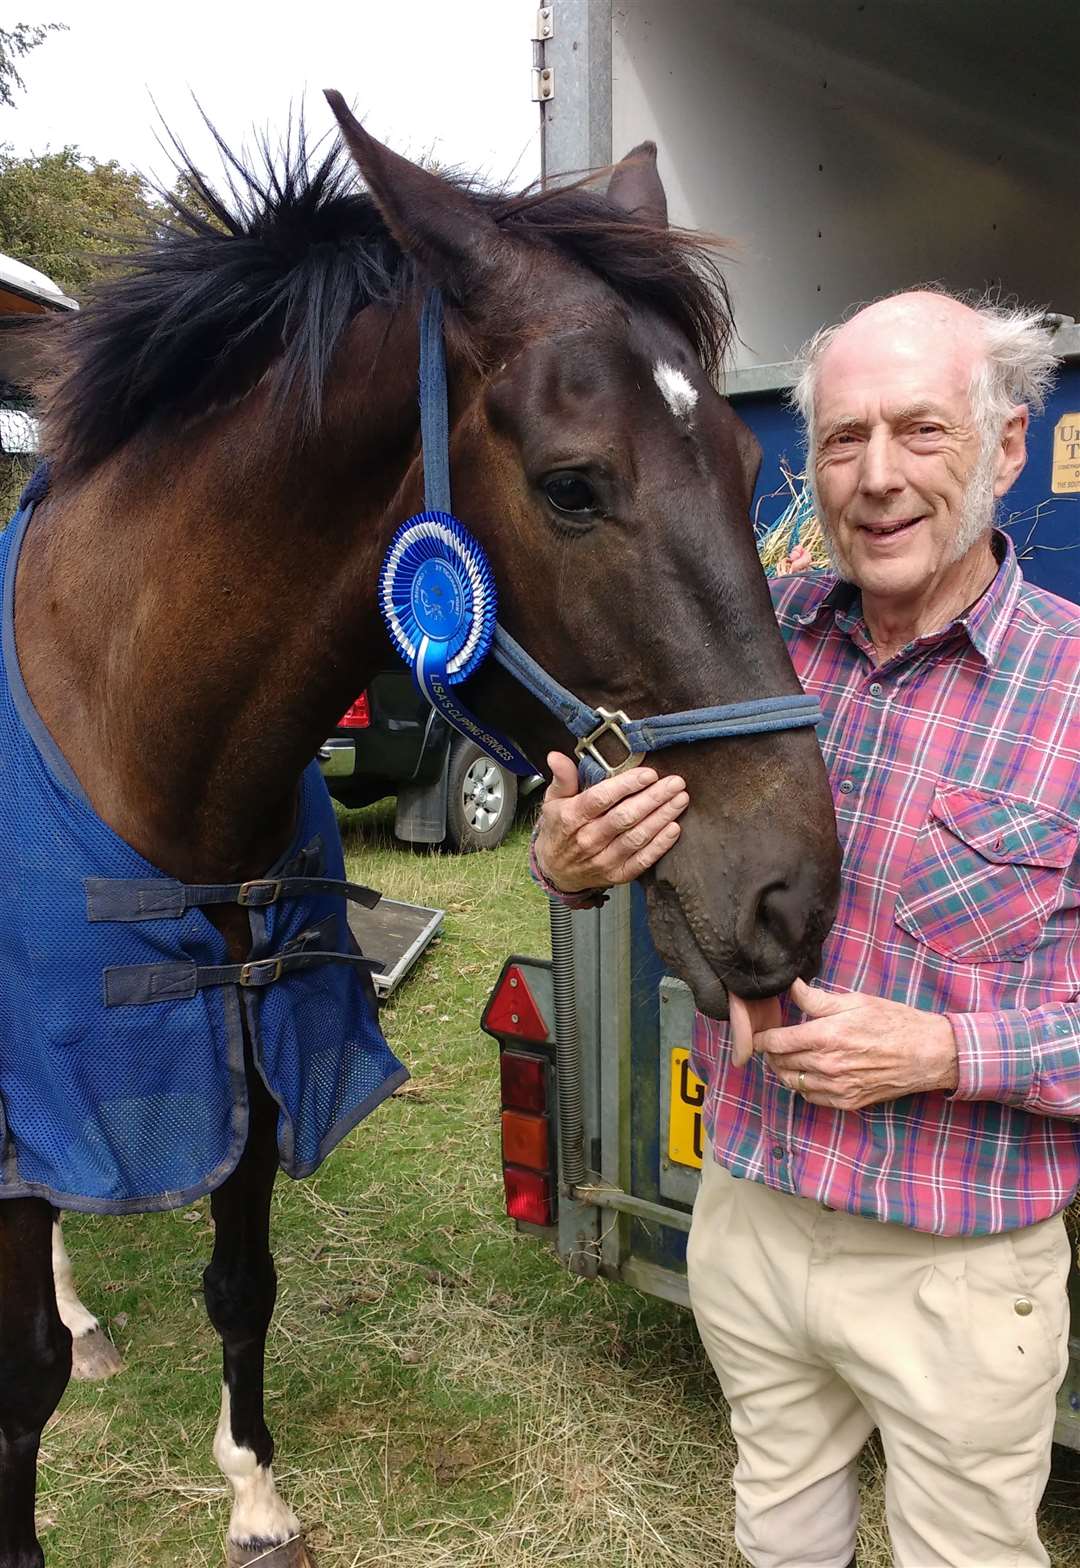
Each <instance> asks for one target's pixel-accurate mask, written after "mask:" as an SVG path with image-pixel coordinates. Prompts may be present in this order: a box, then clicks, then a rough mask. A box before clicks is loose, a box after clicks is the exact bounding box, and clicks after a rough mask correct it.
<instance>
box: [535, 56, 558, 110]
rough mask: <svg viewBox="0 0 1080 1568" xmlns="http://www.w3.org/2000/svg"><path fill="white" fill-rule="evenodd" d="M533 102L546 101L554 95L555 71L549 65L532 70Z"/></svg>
mask: <svg viewBox="0 0 1080 1568" xmlns="http://www.w3.org/2000/svg"><path fill="white" fill-rule="evenodd" d="M532 75H533V90H532V95H533V103H547V101H548V99H549V98H554V96H555V72H554V71H553V70H552V68H551V66H550V65H545V66H542V67H539V68H535V69H534V70H533V73H532Z"/></svg>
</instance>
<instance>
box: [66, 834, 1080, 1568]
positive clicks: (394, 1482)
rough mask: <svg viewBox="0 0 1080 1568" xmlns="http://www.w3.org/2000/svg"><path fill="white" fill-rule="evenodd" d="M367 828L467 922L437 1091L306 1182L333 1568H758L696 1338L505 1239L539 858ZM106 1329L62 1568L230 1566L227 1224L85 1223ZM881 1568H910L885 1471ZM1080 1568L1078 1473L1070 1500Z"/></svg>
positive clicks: (317, 1470)
mask: <svg viewBox="0 0 1080 1568" xmlns="http://www.w3.org/2000/svg"><path fill="white" fill-rule="evenodd" d="M388 820H389V818H388V815H387V813H386V812H385V810H383V811H380V810H379V809H377V808H376V809H375V810H374V811H372V812H368V813H364V814H362V815H359V816H356V817H354V818H352V819H351V822H350V829H349V831H350V843H351V847H352V849H353V851H354V853H355V854H356V856H357V857H358V858H357V860H356V861H355V862H354V870H355V871H356V873H357V874H358V875H361V876H362V877H363V879H364V880H366V881H369V882H372V883H374V885H376V886H380V887H382V888H383V889H384V890H385V891H386V892H388V893H391V894H393V895H394V896H397V897H403V898H413V899H418V900H426V901H429V902H433V903H436V904H438V905H440V906H441V907H443V908H445V909H446V910H447V911H448V915H447V921H446V927H445V935H444V936H443V938H442V939H441V941H440V942H439V943H438V945H437V946H436V947H435V948H434V949H433V950H432V951H431V953H430V954H429V955H428V956H427V958H426V959H425V960H424V962H423V964H422V965H421V967H420V970H419V971H418V973H417V974H416V976H415V977H414V979H412V980H411V981H410V982H409V983H408V985H407V986H406V987H405V988H404V990H403V992H402V993H401V995H400V998H399V999H398V1000H396V1001H395V1002H394V1004H393V1005H392V1007H391V1008H390V1009H388V1015H389V1016H388V1019H387V1028H388V1033H389V1034H390V1036H391V1038H392V1040H393V1041H394V1043H395V1045H396V1047H397V1048H398V1050H399V1051H400V1053H401V1055H402V1056H403V1057H404V1058H405V1059H406V1060H407V1061H408V1063H409V1064H410V1066H411V1067H412V1070H413V1073H414V1077H413V1080H412V1083H411V1085H410V1086H409V1089H408V1092H407V1093H405V1094H403V1095H401V1096H400V1097H398V1098H396V1099H394V1100H393V1101H392V1102H391V1103H390V1104H388V1105H386V1106H384V1107H382V1108H381V1109H380V1110H379V1111H377V1112H376V1113H375V1115H374V1116H373V1117H372V1118H371V1119H370V1120H369V1121H368V1122H366V1123H364V1124H363V1125H362V1126H361V1127H360V1128H358V1129H357V1131H356V1132H355V1133H354V1134H353V1135H352V1136H351V1137H350V1138H349V1139H348V1140H347V1142H346V1144H345V1145H344V1146H343V1148H342V1149H340V1150H339V1151H338V1153H337V1154H336V1155H335V1157H334V1158H333V1159H331V1160H330V1161H329V1162H328V1164H327V1165H326V1166H325V1167H324V1169H323V1170H322V1171H321V1172H320V1173H319V1174H318V1175H317V1176H316V1177H315V1178H314V1179H313V1180H312V1181H310V1182H307V1183H304V1184H301V1185H294V1184H292V1183H288V1182H285V1181H282V1182H281V1183H280V1184H279V1191H278V1194H277V1198H276V1214H275V1236H276V1242H275V1246H276V1253H277V1261H278V1269H279V1274H280V1277H281V1287H280V1295H279V1309H278V1313H277V1317H276V1322H275V1330H274V1334H273V1339H272V1349H271V1365H270V1369H269V1375H268V1390H269V1401H268V1403H269V1418H270V1421H271V1424H272V1426H273V1428H274V1431H275V1434H276V1436H277V1440H278V1464H277V1469H278V1473H279V1479H280V1481H281V1484H282V1489H283V1490H284V1491H285V1492H286V1494H287V1495H288V1497H289V1498H290V1500H291V1501H292V1503H293V1505H294V1507H296V1509H297V1510H298V1512H299V1513H300V1515H301V1517H302V1518H303V1520H304V1521H305V1523H306V1524H307V1526H308V1527H309V1529H310V1533H311V1538H312V1542H313V1545H314V1546H315V1548H316V1549H317V1551H318V1557H319V1564H320V1568H421V1565H422V1568H702V1564H704V1563H708V1564H709V1565H710V1568H734V1565H735V1564H736V1563H737V1561H738V1556H737V1553H736V1551H735V1548H734V1546H733V1544H732V1540H731V1508H730V1494H729V1486H728V1476H729V1472H730V1466H731V1462H732V1453H731V1443H730V1436H729V1433H728V1429H727V1423H726V1416H725V1410H724V1406H723V1401H722V1399H721V1397H720V1395H719V1393H718V1390H717V1388H716V1386H715V1384H714V1381H713V1379H712V1376H711V1374H710V1372H709V1371H708V1368H707V1366H706V1364H705V1362H704V1358H703V1356H702V1354H701V1352H700V1350H699V1348H698V1346H697V1343H696V1340H695V1336H694V1333H693V1326H692V1323H691V1322H690V1320H689V1317H688V1315H687V1314H685V1313H683V1312H681V1311H680V1310H679V1309H678V1308H675V1307H671V1306H668V1305H666V1304H664V1303H659V1302H653V1301H648V1300H645V1299H644V1298H641V1297H639V1296H637V1295H636V1294H635V1293H634V1292H632V1291H629V1290H627V1289H624V1288H622V1287H619V1286H612V1285H607V1284H604V1283H603V1282H600V1283H593V1284H587V1283H585V1282H582V1281H580V1280H577V1279H574V1278H572V1277H571V1276H569V1275H568V1274H566V1273H565V1272H564V1271H563V1270H562V1269H561V1268H560V1267H559V1265H558V1264H557V1263H556V1262H555V1260H554V1259H553V1258H552V1257H551V1256H550V1255H549V1254H548V1253H547V1252H546V1251H545V1250H544V1249H543V1248H542V1247H541V1246H540V1245H539V1244H538V1243H537V1242H535V1241H534V1240H532V1239H527V1238H523V1237H518V1236H516V1235H515V1234H514V1233H513V1231H512V1230H511V1228H510V1226H509V1225H508V1223H507V1222H506V1220H505V1218H504V1217H503V1215H502V1212H501V1191H500V1182H499V1172H498V1127H497V1105H496V1091H495V1080H494V1074H493V1066H494V1047H493V1045H492V1043H491V1042H490V1041H488V1040H487V1039H486V1038H485V1037H484V1036H482V1035H481V1034H480V1033H479V1031H478V1029H477V1023H476V1020H477V1016H478V1013H479V1008H480V1004H481V1002H482V1000H483V998H484V997H485V996H486V994H487V991H488V989H489V987H490V985H491V983H492V981H493V980H494V978H495V975H496V974H497V972H498V969H499V966H500V964H501V962H502V959H503V957H504V956H505V954H506V953H507V952H508V951H510V950H517V951H525V952H529V951H532V952H540V951H544V950H545V947H546V910H545V906H544V903H543V900H542V899H541V898H540V897H539V895H537V894H535V893H534V892H533V891H532V890H531V888H530V887H529V886H528V885H527V883H526V882H525V880H524V877H523V873H522V862H523V855H524V837H523V834H521V833H519V834H518V835H517V836H516V838H515V839H514V840H512V841H511V842H510V843H508V844H507V845H506V846H505V847H504V849H503V850H502V851H500V852H499V853H497V854H495V855H485V856H472V857H467V858H464V859H455V858H453V857H443V856H417V855H411V854H408V853H403V852H401V851H397V850H393V849H391V848H390V847H389V846H388V844H387V842H386V838H385V834H386V828H387V824H388ZM69 1240H70V1245H71V1250H72V1252H73V1254H74V1257H75V1260H76V1267H77V1270H78V1274H79V1278H80V1282H81V1284H82V1286H83V1289H84V1294H85V1295H86V1297H87V1299H88V1301H89V1302H90V1304H91V1305H92V1306H93V1307H94V1308H95V1309H96V1310H97V1311H98V1312H100V1313H101V1314H102V1315H103V1317H104V1318H105V1319H106V1321H107V1323H108V1326H109V1328H110V1330H111V1332H112V1334H113V1335H114V1337H115V1338H116V1340H117V1342H118V1343H119V1344H120V1345H121V1347H122V1349H123V1351H124V1354H125V1356H126V1358H127V1369H126V1371H125V1373H124V1374H123V1375H122V1376H121V1377H120V1378H118V1379H115V1380H114V1381H113V1382H111V1383H108V1384H105V1385H101V1386H97V1387H92V1386H86V1385H82V1386H73V1387H72V1388H71V1389H69V1391H68V1393H67V1395H66V1396H65V1398H64V1401H63V1404H62V1406H61V1408H60V1411H59V1413H58V1415H57V1418H56V1420H55V1421H54V1423H53V1424H52V1426H51V1427H50V1429H49V1430H48V1432H47V1433H46V1436H45V1442H44V1452H43V1458H42V1486H41V1500H40V1511H41V1516H42V1520H43V1523H44V1525H45V1528H44V1531H43V1539H44V1541H45V1545H46V1551H47V1554H48V1559H49V1563H50V1565H51V1568H219V1565H220V1564H221V1562H222V1544H221V1543H222V1539H223V1535H224V1529H225V1523H226V1519H227V1511H228V1506H227V1497H226V1488H225V1486H224V1484H223V1482H222V1480H221V1478H220V1476H219V1475H218V1474H217V1471H216V1470H215V1468H214V1464H213V1460H212V1458H211V1454H210V1443H211V1438H212V1435H213V1429H214V1424H215V1420H216V1415H217V1403H218V1376H219V1374H218V1350H217V1344H216V1340H215V1338H214V1336H213V1334H212V1332H211V1331H210V1329H209V1327H208V1326H207V1324H206V1320H205V1316H204V1314H203V1310H202V1305H201V1300H200V1297H199V1276H200V1271H201V1268H202V1266H203V1263H204V1262H205V1260H206V1257H207V1256H208V1253H209V1247H210V1241H211V1233H210V1225H209V1220H208V1205H207V1204H206V1203H205V1202H204V1203H201V1204H198V1205H196V1207H195V1208H193V1209H191V1210H188V1211H185V1212H184V1213H180V1214H168V1215H156V1216H150V1217H147V1218H143V1219H130V1220H108V1221H106V1220H97V1219H83V1218H75V1217H73V1218H72V1219H71V1221H70V1222H69ZM864 1474H865V1486H864V1493H865V1497H866V1511H865V1523H864V1532H863V1541H862V1543H861V1548H860V1563H861V1564H862V1568H884V1565H885V1564H887V1563H888V1560H889V1558H888V1552H887V1548H886V1546H885V1542H884V1535H883V1531H882V1526H881V1477H880V1465H879V1462H878V1460H877V1458H876V1456H875V1454H874V1453H873V1452H870V1453H868V1455H867V1458H866V1461H865V1467H864ZM1052 1493H1053V1498H1054V1503H1053V1507H1052V1508H1051V1509H1050V1510H1048V1514H1047V1521H1046V1533H1047V1539H1048V1544H1049V1547H1050V1551H1051V1556H1052V1558H1053V1561H1054V1563H1055V1565H1056V1568H1080V1544H1078V1543H1077V1540H1076V1532H1075V1530H1074V1521H1075V1520H1076V1518H1077V1514H1076V1511H1075V1510H1076V1507H1077V1505H1078V1504H1080V1484H1078V1481H1077V1477H1076V1475H1075V1472H1074V1473H1073V1475H1072V1476H1071V1477H1070V1475H1068V1474H1064V1473H1063V1474H1062V1476H1061V1477H1060V1479H1059V1480H1057V1481H1056V1482H1055V1483H1053V1488H1052Z"/></svg>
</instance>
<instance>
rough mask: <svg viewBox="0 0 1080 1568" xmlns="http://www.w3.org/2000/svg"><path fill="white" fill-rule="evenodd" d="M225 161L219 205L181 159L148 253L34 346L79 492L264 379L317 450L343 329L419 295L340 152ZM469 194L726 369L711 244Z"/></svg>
mask: <svg viewBox="0 0 1080 1568" xmlns="http://www.w3.org/2000/svg"><path fill="white" fill-rule="evenodd" d="M218 145H219V148H220V151H221V154H222V159H223V163H224V166H225V171H226V179H225V185H224V188H221V187H215V186H214V185H213V184H212V183H211V182H210V181H209V180H208V179H207V178H206V177H205V176H204V175H203V174H202V173H201V172H200V171H199V170H198V169H197V168H196V166H195V165H194V164H193V163H192V162H191V161H190V160H188V159H187V158H186V157H185V156H184V155H183V154H182V153H181V155H180V159H179V162H178V173H179V184H178V190H179V191H180V192H181V194H180V195H177V194H175V193H173V194H171V195H168V196H164V202H165V206H164V208H163V213H164V216H163V217H162V218H161V219H159V220H158V222H157V224H156V227H155V229H154V231H153V232H152V233H151V234H150V235H149V236H148V237H147V239H146V241H145V242H143V243H142V244H140V245H139V246H138V247H136V248H133V249H132V250H130V251H129V252H128V254H126V255H125V256H122V257H120V258H117V261H118V266H117V269H116V272H115V274H114V275H113V276H111V277H110V278H108V279H107V280H105V281H103V282H101V283H99V284H98V285H96V286H95V287H94V288H93V289H92V291H91V292H90V294H89V296H88V298H87V299H86V301H85V303H84V308H83V309H82V310H80V311H79V312H78V313H77V314H73V315H71V316H64V317H58V318H52V319H50V320H48V321H46V322H44V323H42V324H41V326H40V328H39V329H38V330H37V331H36V333H35V336H36V338H37V340H38V343H39V346H40V354H39V364H40V365H41V367H42V369H41V373H40V375H39V377H38V380H37V386H36V390H37V392H38V396H39V399H40V402H41V407H42V414H43V423H44V437H45V439H44V448H45V450H46V451H47V452H48V453H49V456H50V458H51V459H52V460H53V463H54V468H55V471H56V472H57V473H59V474H62V475H64V476H65V477H67V478H78V477H80V476H81V475H85V474H86V473H88V472H89V471H90V470H91V469H93V468H95V467H96V466H97V465H98V464H99V463H101V462H102V461H104V460H105V459H106V458H107V457H109V456H110V455H112V454H113V453H115V452H116V451H118V450H119V449H120V448H121V447H123V446H124V445H125V444H126V443H127V442H128V441H129V440H131V439H132V438H133V437H134V436H135V435H136V434H138V433H139V432H140V431H142V430H145V429H147V428H149V427H150V426H153V427H154V429H155V436H156V438H158V439H160V440H162V441H164V440H167V439H168V432H169V428H170V424H171V426H172V427H173V428H174V429H175V428H179V426H181V425H182V424H185V423H187V422H188V421H191V420H194V419H196V418H198V417H200V416H203V415H205V414H206V413H207V412H208V411H210V410H213V409H215V408H220V407H222V406H223V405H228V404H232V403H235V402H237V401H238V400H239V399H241V398H243V397H244V396H245V395H246V394H247V393H248V392H250V391H251V389H252V388H253V387H254V386H256V385H257V384H258V383H259V382H261V381H263V380H264V378H267V377H268V376H269V377H270V378H271V380H272V385H273V392H274V397H275V402H276V404H277V406H278V409H279V412H281V413H282V414H283V415H284V416H285V418H286V419H287V420H288V422H289V424H290V425H291V428H292V432H293V434H294V435H295V436H297V437H306V436H309V435H310V434H311V433H312V432H313V431H315V430H317V429H318V427H319V425H320V421H321V418H322V407H323V395H324V390H325V387H326V381H327V375H328V372H329V368H330V365H331V362H332V360H333V358H334V354H335V351H336V349H337V348H338V346H339V344H340V342H341V339H342V337H343V335H344V333H345V331H346V329H347V328H348V326H349V324H350V323H351V322H352V321H353V320H354V318H355V317H356V316H357V315H358V314H359V313H360V312H361V311H362V310H364V309H365V308H367V307H368V306H369V305H373V304H378V303H390V304H391V305H396V304H399V303H401V302H402V301H404V300H405V299H406V298H407V297H409V296H410V295H412V294H413V293H414V292H415V286H416V281H417V280H416V277H415V273H414V268H413V264H412V261H411V259H410V258H409V257H408V256H406V255H404V254H403V253H402V251H401V249H400V248H399V247H398V245H397V243H396V242H395V241H394V239H393V238H392V237H391V235H390V233H389V231H388V229H387V227H386V225H385V223H384V222H383V219H382V217H381V215H380V213H379V211H378V208H377V206H376V204H375V201H374V199H373V198H372V196H371V195H370V194H369V193H368V192H367V191H366V190H364V189H362V188H361V187H360V186H359V183H358V178H357V176H356V174H355V170H354V168H353V166H352V164H351V163H350V162H349V161H348V160H347V159H346V158H345V157H344V156H343V153H342V150H341V148H340V147H335V148H333V149H332V150H331V151H330V152H329V153H327V154H325V155H324V156H322V157H320V158H318V159H316V158H313V157H311V156H309V153H308V150H307V148H306V146H305V141H304V135H303V127H302V126H301V127H300V132H299V135H298V136H296V137H293V138H291V139H290V143H289V145H288V146H287V147H286V148H285V149H284V151H283V152H282V153H280V154H279V155H278V156H276V157H275V156H272V155H271V154H270V152H269V150H268V149H267V148H266V147H265V146H264V147H263V149H262V157H261V161H259V162H258V163H257V164H256V165H255V166H250V165H249V164H248V163H245V162H243V161H241V159H240V158H239V157H238V156H236V155H235V154H234V153H232V152H231V151H230V150H229V149H228V148H227V147H226V146H225V145H224V143H222V142H221V141H220V140H219V143H218ZM457 183H459V184H460V185H462V186H463V187H464V188H465V189H467V190H468V191H469V192H470V194H471V195H473V196H474V198H475V199H476V200H477V201H478V202H480V203H481V204H482V205H483V206H484V207H485V208H486V209H487V211H488V212H489V213H490V215H491V217H492V218H493V219H494V220H495V222H496V223H497V224H498V225H499V226H500V228H502V229H503V230H504V231H506V232H508V233H510V234H512V235H513V236H514V238H515V239H516V240H517V241H518V242H519V243H520V244H522V245H523V246H525V247H526V248H528V247H532V248H533V249H534V250H540V249H543V251H544V252H545V253H547V255H549V256H550V252H551V250H552V249H554V250H555V251H556V252H558V253H560V254H562V255H563V256H565V257H566V258H567V259H568V260H570V261H572V262H574V263H576V264H578V265H579V266H583V267H584V268H585V269H587V270H588V271H589V272H591V273H593V274H594V275H596V276H597V277H599V278H600V279H601V280H602V281H603V282H604V283H605V284H607V285H608V286H609V287H610V288H612V289H613V290H614V291H615V292H616V293H617V294H618V295H619V296H620V297H621V298H622V299H623V300H625V301H626V302H627V303H629V304H630V305H631V306H634V305H639V306H642V307H647V308H649V309H651V310H654V311H656V312H657V313H659V314H660V315H662V316H664V317H665V318H667V319H668V320H670V321H671V322H672V323H673V324H674V325H675V326H676V327H677V328H679V329H680V330H681V331H682V332H683V334H684V335H685V337H686V338H687V339H688V341H689V342H690V344H691V345H692V347H693V348H694V350H695V351H696V352H697V354H698V355H699V357H700V358H701V360H702V363H703V364H704V365H705V367H706V369H707V370H712V369H714V368H715V367H716V366H717V365H718V364H719V363H720V361H721V360H722V358H723V356H724V354H725V352H726V349H727V347H728V344H729V342H730V339H731V336H732V333H733V328H732V322H731V312H730V302H729V298H728V294H727V289H726V285H725V283H724V280H723V277H722V275H721V273H720V271H719V267H718V265H717V261H716V253H715V242H714V241H712V240H711V239H709V238H702V237H700V236H697V235H693V234H689V233H686V232H685V231H681V230H678V229H668V228H661V227H656V226H653V225H651V224H648V223H642V222H641V221H640V220H639V219H637V218H636V217H632V216H630V215H629V214H627V213H625V212H624V211H623V210H622V209H620V208H618V207H617V206H615V204H614V203H612V202H610V201H609V200H608V199H607V198H606V196H604V195H602V194H601V193H599V192H598V191H596V190H593V189H591V188H590V181H589V180H583V181H579V182H577V183H576V184H574V185H570V186H564V187H561V188H555V189H549V190H542V191H538V190H536V189H535V188H530V189H529V190H526V191H524V192H521V193H519V194H516V195H509V194H507V193H506V192H503V191H498V190H492V189H490V188H487V187H484V186H482V185H480V184H478V183H477V182H475V181H467V180H464V179H459V180H457ZM163 195H164V193H163ZM520 302H521V294H520V292H518V291H515V294H514V298H513V300H512V302H511V300H510V299H508V300H507V302H506V305H507V320H506V321H505V322H500V321H498V320H492V321H491V322H490V323H489V322H485V323H484V327H485V330H488V329H490V331H491V335H492V338H493V340H497V339H498V338H499V337H500V335H501V334H504V333H507V332H509V331H511V330H513V329H514V328H515V327H519V326H520V325H521V323H520V310H521V303H520ZM492 308H493V309H496V310H497V309H498V297H497V295H495V296H493V300H492ZM511 316H515V317H517V318H518V320H517V321H516V322H514V323H513V324H512V323H511V321H510V317H511ZM455 335H458V333H457V332H456V333H455ZM278 428H279V431H280V428H281V427H280V426H279V427H278Z"/></svg>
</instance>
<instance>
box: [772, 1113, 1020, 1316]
mask: <svg viewBox="0 0 1080 1568" xmlns="http://www.w3.org/2000/svg"><path fill="white" fill-rule="evenodd" d="M786 1154H787V1150H786V1149H785V1148H784V1145H783V1144H782V1143H774V1144H773V1147H772V1155H773V1159H774V1160H782V1159H783V1158H784V1156H785V1155H786ZM1028 1311H1029V1312H1030V1311H1031V1308H1030V1307H1029V1308H1028Z"/></svg>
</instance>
